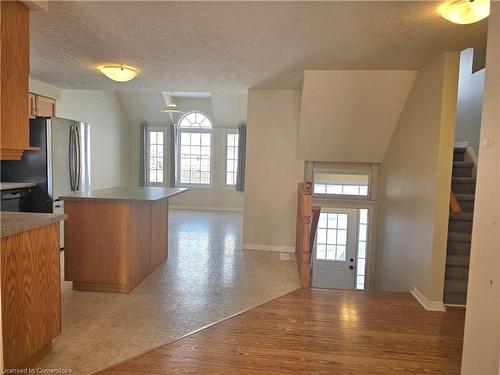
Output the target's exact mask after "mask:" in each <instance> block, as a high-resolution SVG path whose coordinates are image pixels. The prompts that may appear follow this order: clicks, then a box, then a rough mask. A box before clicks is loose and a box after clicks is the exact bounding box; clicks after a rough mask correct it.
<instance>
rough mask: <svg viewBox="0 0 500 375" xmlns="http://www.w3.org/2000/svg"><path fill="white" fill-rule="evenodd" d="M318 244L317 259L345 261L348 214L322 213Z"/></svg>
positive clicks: (319, 223)
mask: <svg viewBox="0 0 500 375" xmlns="http://www.w3.org/2000/svg"><path fill="white" fill-rule="evenodd" d="M316 244H317V245H316V246H317V248H316V259H322V260H336V261H345V260H346V245H347V214H335V213H325V212H324V213H321V214H320V217H319V222H318V231H317V239H316Z"/></svg>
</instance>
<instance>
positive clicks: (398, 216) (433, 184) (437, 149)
mask: <svg viewBox="0 0 500 375" xmlns="http://www.w3.org/2000/svg"><path fill="white" fill-rule="evenodd" d="M457 81H458V53H449V54H444V55H441V56H439V57H438V58H436V59H434V60H433V61H431V62H430V63H428V64H427V65H426V66H424V67H423V68H422V69H420V70H419V72H418V75H417V78H416V80H415V83H414V85H413V87H412V89H411V92H410V94H409V96H408V100H407V102H406V104H405V106H404V109H403V111H402V113H401V117H400V118H399V121H398V125H397V127H396V130H395V131H394V134H393V136H392V138H391V141H390V144H389V147H388V149H387V152H386V154H385V156H384V159H383V162H382V164H381V166H380V190H379V193H380V194H379V198H380V209H379V215H378V223H377V228H378V235H377V240H378V243H377V260H376V266H375V278H376V281H375V284H376V288H377V289H383V290H400V291H408V290H410V289H411V288H412V287H415V288H417V289H418V290H419V291H420V292H421V293H422V294H423V295H424V296H425V297H426V298H427V299H428V300H430V301H435V302H440V301H441V302H442V299H443V286H444V269H445V267H444V264H445V259H446V237H447V226H448V211H449V193H450V183H451V163H452V154H453V141H454V128H455V113H456V95H457Z"/></svg>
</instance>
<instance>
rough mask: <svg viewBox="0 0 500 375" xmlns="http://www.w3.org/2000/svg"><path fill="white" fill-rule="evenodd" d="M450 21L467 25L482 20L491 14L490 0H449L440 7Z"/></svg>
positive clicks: (441, 12) (440, 10)
mask: <svg viewBox="0 0 500 375" xmlns="http://www.w3.org/2000/svg"><path fill="white" fill-rule="evenodd" d="M439 13H440V14H441V15H442V16H443V17H444V18H446V19H447V20H448V21H451V22H453V23H458V24H460V25H467V24H470V23H474V22H478V21H481V20H482V19H483V18H486V17H488V16H489V14H490V0H448V1H446V2H445V3H444V4H442V5H441V6H440V7H439Z"/></svg>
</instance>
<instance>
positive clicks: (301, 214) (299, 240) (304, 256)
mask: <svg viewBox="0 0 500 375" xmlns="http://www.w3.org/2000/svg"><path fill="white" fill-rule="evenodd" d="M320 211H321V208H320V207H313V205H312V184H311V183H310V182H305V183H300V184H299V187H298V194H297V228H296V241H295V252H296V254H297V265H298V268H299V277H300V284H301V286H302V287H303V288H309V287H310V276H311V249H312V248H313V244H314V238H315V237H316V230H317V228H318V221H319V214H320Z"/></svg>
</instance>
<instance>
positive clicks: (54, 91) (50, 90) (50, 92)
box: [29, 78, 61, 100]
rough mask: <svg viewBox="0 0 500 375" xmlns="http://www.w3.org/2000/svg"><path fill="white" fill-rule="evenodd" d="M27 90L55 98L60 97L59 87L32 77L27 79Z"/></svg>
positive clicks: (58, 98)
mask: <svg viewBox="0 0 500 375" xmlns="http://www.w3.org/2000/svg"><path fill="white" fill-rule="evenodd" d="M29 92H31V93H34V94H38V95H42V96H47V97H49V98H52V99H56V100H60V99H61V89H60V88H59V87H56V86H54V85H50V84H48V83H45V82H40V81H37V80H34V79H32V78H30V79H29Z"/></svg>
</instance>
